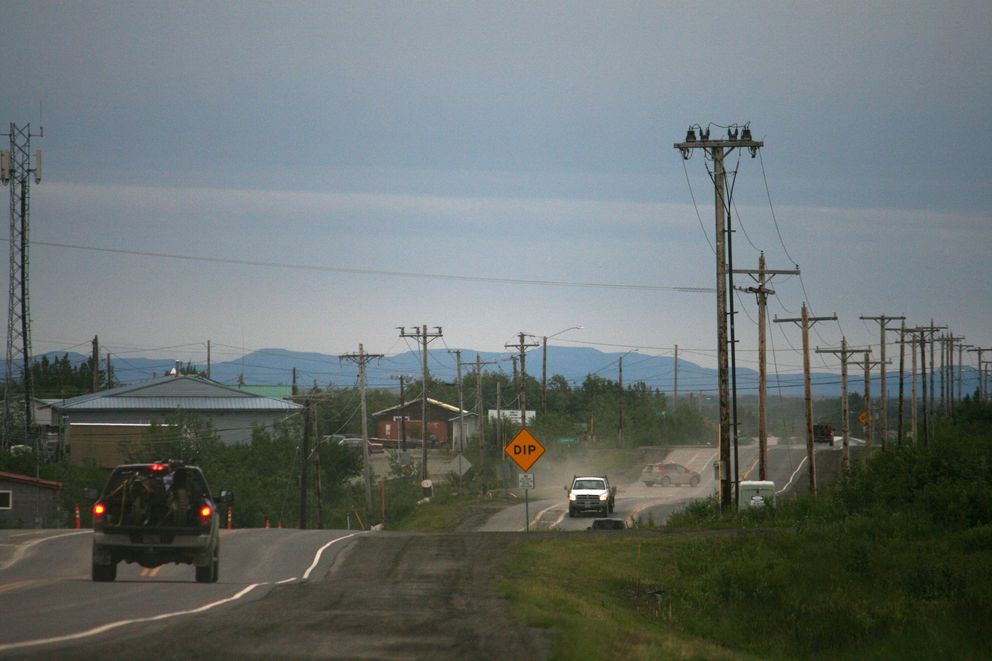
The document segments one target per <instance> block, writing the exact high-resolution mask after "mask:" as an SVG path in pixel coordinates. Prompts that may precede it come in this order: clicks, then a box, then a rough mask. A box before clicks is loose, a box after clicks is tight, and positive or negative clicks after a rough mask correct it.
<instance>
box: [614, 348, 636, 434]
mask: <svg viewBox="0 0 992 661" xmlns="http://www.w3.org/2000/svg"><path fill="white" fill-rule="evenodd" d="M634 351H637V349H631V350H630V351H628V352H627V353H632V352H634ZM627 353H625V354H624V355H623V356H626V355H627ZM623 356H620V407H619V408H620V426H619V427H618V428H617V444H618V446H619V447H621V448H622V447H623V404H624V401H623V399H624V397H623V396H624V391H623Z"/></svg>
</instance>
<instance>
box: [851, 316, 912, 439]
mask: <svg viewBox="0 0 992 661" xmlns="http://www.w3.org/2000/svg"><path fill="white" fill-rule="evenodd" d="M861 319H862V320H865V321H868V320H871V321H877V322H878V326H879V329H880V332H881V338H880V339H879V341H878V342H879V357H878V360H879V363H880V364H881V382H882V383H881V394H880V395H879V397H880V399H879V413H881V414H882V415H881V416H879V421H878V424H879V428H878V429H879V435H880V436H881V437H882V449H883V450H885V447H886V444H887V443H888V438H889V426H888V424H889V423H888V420H889V417H888V414H889V408H888V400H887V399H886V397H885V393H886V388H885V386H886V378H885V365H886V360H885V345H886V340H885V331H887V330H895V329H890V328H889V327H888V323H889V322H890V321H899V320H902V321H905V320H906V317H888V316H886V315H884V314H883V315H879V316H877V317H866V316H865V315H861Z"/></svg>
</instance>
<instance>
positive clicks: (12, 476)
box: [0, 471, 62, 491]
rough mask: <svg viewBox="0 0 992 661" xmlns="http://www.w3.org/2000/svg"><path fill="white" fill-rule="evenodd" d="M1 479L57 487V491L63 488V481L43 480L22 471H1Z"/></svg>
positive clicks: (51, 487)
mask: <svg viewBox="0 0 992 661" xmlns="http://www.w3.org/2000/svg"><path fill="white" fill-rule="evenodd" d="M0 479H4V480H10V481H11V482H21V483H23V484H33V485H35V486H38V487H45V488H46V489H55V490H56V491H61V489H62V483H61V482H56V481H55V480H42V479H40V478H37V477H31V476H30V475H21V474H20V473H8V472H6V471H0Z"/></svg>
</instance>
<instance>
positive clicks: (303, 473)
mask: <svg viewBox="0 0 992 661" xmlns="http://www.w3.org/2000/svg"><path fill="white" fill-rule="evenodd" d="M312 410H313V404H312V403H311V401H310V398H309V397H308V398H307V399H306V400H305V401H304V402H303V443H302V445H301V447H300V530H306V529H307V496H308V493H307V492H308V491H309V488H310V475H309V470H308V469H309V467H310V416H311V414H312Z"/></svg>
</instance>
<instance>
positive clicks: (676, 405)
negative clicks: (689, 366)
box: [672, 344, 679, 413]
mask: <svg viewBox="0 0 992 661" xmlns="http://www.w3.org/2000/svg"><path fill="white" fill-rule="evenodd" d="M678 408H679V345H677V344H676V345H675V390H674V397H673V399H672V413H674V412H675V411H676V410H677V409H678Z"/></svg>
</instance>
